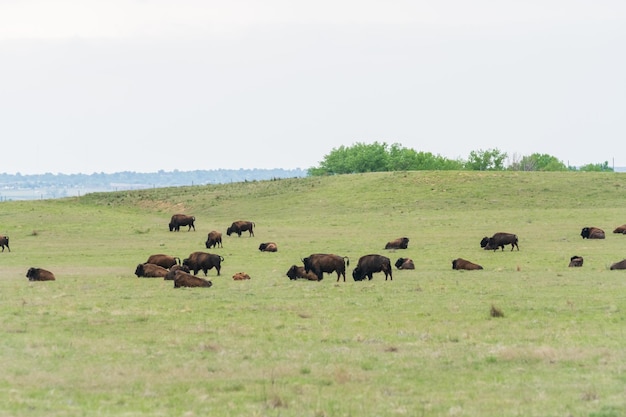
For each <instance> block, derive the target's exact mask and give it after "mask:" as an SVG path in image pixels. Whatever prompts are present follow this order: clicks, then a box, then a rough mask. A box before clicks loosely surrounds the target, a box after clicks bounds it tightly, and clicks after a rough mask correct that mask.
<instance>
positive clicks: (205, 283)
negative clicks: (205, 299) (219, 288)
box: [174, 270, 213, 288]
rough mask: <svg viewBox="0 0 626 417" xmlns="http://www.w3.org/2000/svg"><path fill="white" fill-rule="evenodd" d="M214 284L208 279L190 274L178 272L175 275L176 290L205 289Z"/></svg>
mask: <svg viewBox="0 0 626 417" xmlns="http://www.w3.org/2000/svg"><path fill="white" fill-rule="evenodd" d="M212 285H213V283H212V282H211V281H209V280H207V279H204V278H200V277H197V276H195V275H191V274H190V273H189V272H185V271H181V270H179V271H176V275H174V288H180V287H204V288H209V287H211V286H212Z"/></svg>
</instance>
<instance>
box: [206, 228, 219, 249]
mask: <svg viewBox="0 0 626 417" xmlns="http://www.w3.org/2000/svg"><path fill="white" fill-rule="evenodd" d="M213 247H216V248H217V247H219V248H223V246H222V232H218V231H216V230H212V231H210V232H209V234H208V236H207V239H206V248H207V249H211V248H213Z"/></svg>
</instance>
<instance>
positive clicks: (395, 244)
mask: <svg viewBox="0 0 626 417" xmlns="http://www.w3.org/2000/svg"><path fill="white" fill-rule="evenodd" d="M408 247H409V238H408V237H399V238H397V239H396V240H392V241H391V242H387V244H386V245H385V249H406V248H408Z"/></svg>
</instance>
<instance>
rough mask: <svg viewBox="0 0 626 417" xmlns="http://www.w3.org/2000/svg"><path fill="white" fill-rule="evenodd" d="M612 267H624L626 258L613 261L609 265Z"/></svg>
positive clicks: (625, 267) (625, 266)
mask: <svg viewBox="0 0 626 417" xmlns="http://www.w3.org/2000/svg"><path fill="white" fill-rule="evenodd" d="M614 269H626V259H622V260H621V261H619V262H615V263H614V264H613V265H611V270H614Z"/></svg>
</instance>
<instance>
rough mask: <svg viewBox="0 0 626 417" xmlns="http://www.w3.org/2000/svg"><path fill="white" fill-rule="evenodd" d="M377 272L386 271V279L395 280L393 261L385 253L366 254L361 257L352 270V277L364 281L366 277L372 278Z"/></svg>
mask: <svg viewBox="0 0 626 417" xmlns="http://www.w3.org/2000/svg"><path fill="white" fill-rule="evenodd" d="M375 272H384V273H385V281H387V278H389V280H393V275H392V270H391V261H390V260H389V258H387V257H386V256H383V255H365V256H361V257H360V258H359V262H357V264H356V268H354V271H352V278H354V280H355V281H363V280H364V279H365V277H367V278H368V279H369V280H371V279H372V278H373V277H374V273H375Z"/></svg>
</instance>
